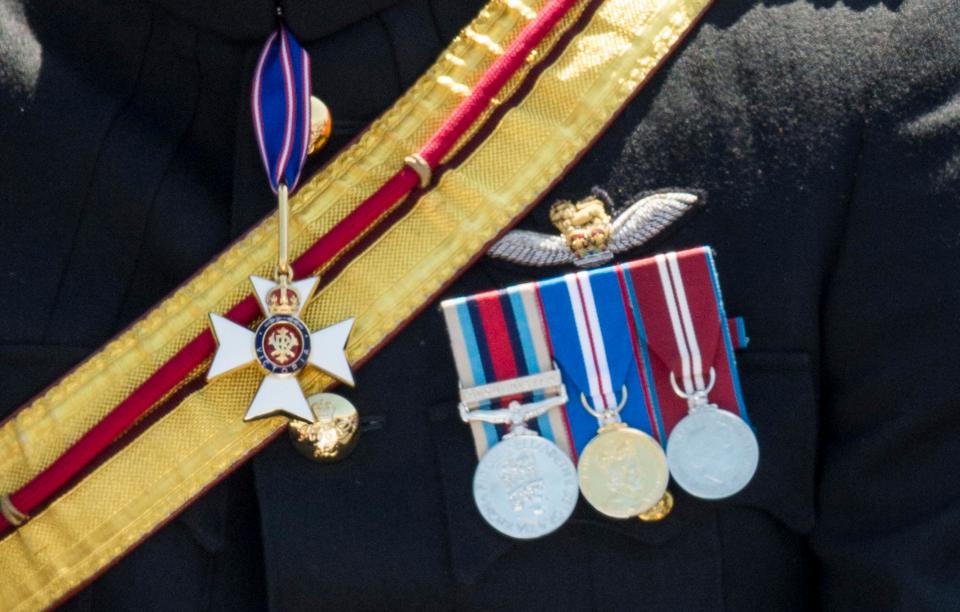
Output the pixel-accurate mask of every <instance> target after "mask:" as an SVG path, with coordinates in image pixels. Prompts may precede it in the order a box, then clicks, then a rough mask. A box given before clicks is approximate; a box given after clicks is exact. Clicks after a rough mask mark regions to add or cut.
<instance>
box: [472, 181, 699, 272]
mask: <svg viewBox="0 0 960 612" xmlns="http://www.w3.org/2000/svg"><path fill="white" fill-rule="evenodd" d="M607 201H608V198H607V197H606V194H605V193H603V192H602V191H600V190H595V192H594V194H593V195H591V196H588V197H587V198H584V199H583V200H580V201H579V202H570V201H567V200H562V201H560V202H556V203H555V204H554V205H553V206H551V207H550V221H551V222H552V223H553V224H554V225H555V226H556V228H557V229H558V230H560V234H561V235H559V236H555V235H550V234H541V233H539V232H531V231H527V230H513V231H511V232H508V233H507V234H506V235H505V236H504V237H503V238H501V239H500V240H498V241H497V242H496V243H494V245H493V246H492V247H491V248H490V250H489V251H487V254H488V255H490V256H491V257H494V258H496V259H505V260H507V261H510V262H513V263H517V264H522V265H525V266H563V265H569V264H574V265H576V266H578V267H581V268H591V267H593V266H597V265H600V264H602V263H605V262H607V261H610V260H611V259H613V256H614V255H616V254H619V253H622V252H624V251H627V250H630V249H632V248H635V247H638V246H640V245H642V244H644V243H645V242H647V241H648V240H650V239H651V238H653V237H654V236H656V235H657V234H659V233H660V232H662V231H663V230H664V229H666V228H667V227H668V226H669V225H670V224H672V223H673V222H674V221H676V220H677V219H679V218H680V217H682V216H683V215H685V214H686V213H687V212H689V211H690V210H691V209H692V208H693V207H694V206H696V204H697V202H698V197H697V196H696V195H694V194H692V193H686V192H682V191H678V192H663V193H655V194H653V195H649V196H646V197H644V198H641V199H640V200H638V201H636V202H635V203H633V204H631V205H630V206H628V207H627V208H626V210H624V211H623V212H621V213H620V214H618V215H617V216H616V217H611V216H610V214H609V213H608V212H607V209H608V206H607Z"/></svg>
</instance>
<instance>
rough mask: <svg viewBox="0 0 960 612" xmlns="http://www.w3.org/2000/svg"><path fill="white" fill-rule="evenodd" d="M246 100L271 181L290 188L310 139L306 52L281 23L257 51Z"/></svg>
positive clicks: (298, 172) (293, 185) (271, 183)
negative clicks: (250, 89)
mask: <svg viewBox="0 0 960 612" xmlns="http://www.w3.org/2000/svg"><path fill="white" fill-rule="evenodd" d="M251 105H252V107H253V126H254V130H255V131H256V135H257V144H258V145H259V146H260V156H261V158H262V159H263V165H264V168H266V170H267V177H268V179H269V180H270V187H271V189H273V191H274V193H276V191H277V189H278V188H279V186H280V183H281V182H282V183H284V184H286V186H287V189H289V190H290V191H291V192H292V191H293V190H294V188H296V186H297V182H298V181H299V180H300V172H301V170H302V169H303V163H304V161H305V160H306V158H307V148H308V147H309V145H310V56H309V55H308V54H307V52H306V50H304V48H303V47H301V46H300V43H299V42H297V39H296V38H294V36H293V34H291V33H290V30H288V29H287V28H286V26H284V25H283V24H282V23H281V24H280V26H279V27H278V28H277V31H276V32H274V33H273V34H272V35H271V36H270V38H268V39H267V43H266V44H265V45H264V46H263V51H262V52H261V53H260V59H259V60H258V61H257V69H256V72H255V73H254V75H253V90H252V92H251Z"/></svg>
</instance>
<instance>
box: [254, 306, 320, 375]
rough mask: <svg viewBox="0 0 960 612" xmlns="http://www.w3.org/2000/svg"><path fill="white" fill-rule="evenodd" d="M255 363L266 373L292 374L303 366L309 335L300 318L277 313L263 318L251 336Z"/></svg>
mask: <svg viewBox="0 0 960 612" xmlns="http://www.w3.org/2000/svg"><path fill="white" fill-rule="evenodd" d="M254 350H255V351H256V354H257V361H258V362H259V363H260V366H261V367H263V369H264V370H266V371H267V372H268V373H270V374H294V373H296V372H299V371H300V370H302V369H303V368H304V366H306V365H307V359H308V358H309V356H310V332H309V331H308V330H307V327H306V326H305V325H304V324H303V323H302V322H301V321H300V319H298V318H296V317H293V316H290V315H282V314H277V315H273V316H272V317H269V318H268V319H266V320H265V321H264V322H263V323H261V324H260V327H258V328H257V331H256V335H255V336H254Z"/></svg>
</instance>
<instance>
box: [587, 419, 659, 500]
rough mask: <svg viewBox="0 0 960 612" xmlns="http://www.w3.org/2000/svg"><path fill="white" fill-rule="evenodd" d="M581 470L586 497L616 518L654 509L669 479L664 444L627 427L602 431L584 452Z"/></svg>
mask: <svg viewBox="0 0 960 612" xmlns="http://www.w3.org/2000/svg"><path fill="white" fill-rule="evenodd" d="M577 471H578V473H579V476H580V490H581V491H582V492H583V496H584V498H586V500H587V501H588V502H590V505H591V506H593V507H594V508H596V509H597V511H599V512H601V513H603V514H605V515H607V516H610V517H613V518H628V517H631V516H637V515H638V514H640V513H642V512H646V511H647V510H649V509H650V508H653V507H654V506H655V505H656V504H657V502H659V501H660V498H662V497H663V494H664V492H665V491H666V490H667V481H668V480H669V471H668V470H667V461H666V458H665V457H664V455H663V450H662V449H661V448H660V445H659V444H657V442H656V441H655V440H654V439H653V438H651V437H650V436H648V435H647V434H645V433H643V432H642V431H640V430H638V429H633V428H630V427H625V426H619V427H612V428H608V429H605V430H601V431H600V433H599V434H598V435H597V437H596V438H594V439H593V440H591V441H590V443H589V444H587V446H586V448H584V449H583V453H581V455H580V463H579V465H578V466H577Z"/></svg>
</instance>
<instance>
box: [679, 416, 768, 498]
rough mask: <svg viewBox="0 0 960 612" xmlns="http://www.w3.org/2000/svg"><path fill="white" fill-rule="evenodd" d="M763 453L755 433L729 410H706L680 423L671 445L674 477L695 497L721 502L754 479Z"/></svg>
mask: <svg viewBox="0 0 960 612" xmlns="http://www.w3.org/2000/svg"><path fill="white" fill-rule="evenodd" d="M759 457H760V452H759V447H758V446H757V438H756V436H754V434H753V430H751V429H750V426H749V425H747V424H746V423H745V422H744V421H743V419H741V418H740V417H738V416H737V415H735V414H733V413H731V412H728V411H726V410H720V409H719V408H715V407H712V408H711V407H705V408H701V409H700V410H697V411H695V412H692V413H690V414H689V415H687V416H685V417H684V418H683V419H681V420H680V422H679V423H677V425H676V427H674V429H673V431H672V432H671V433H670V439H669V440H668V442H667V461H668V463H669V465H670V473H671V474H672V475H673V478H674V480H676V481H677V484H679V485H680V486H681V487H683V488H684V489H685V490H686V491H687V492H688V493H690V494H691V495H695V496H697V497H700V498H703V499H721V498H724V497H729V496H730V495H733V494H734V493H736V492H738V491H740V490H741V489H742V488H743V487H745V486H746V485H747V483H749V482H750V479H751V478H753V474H754V472H756V470H757V463H758V461H759Z"/></svg>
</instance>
